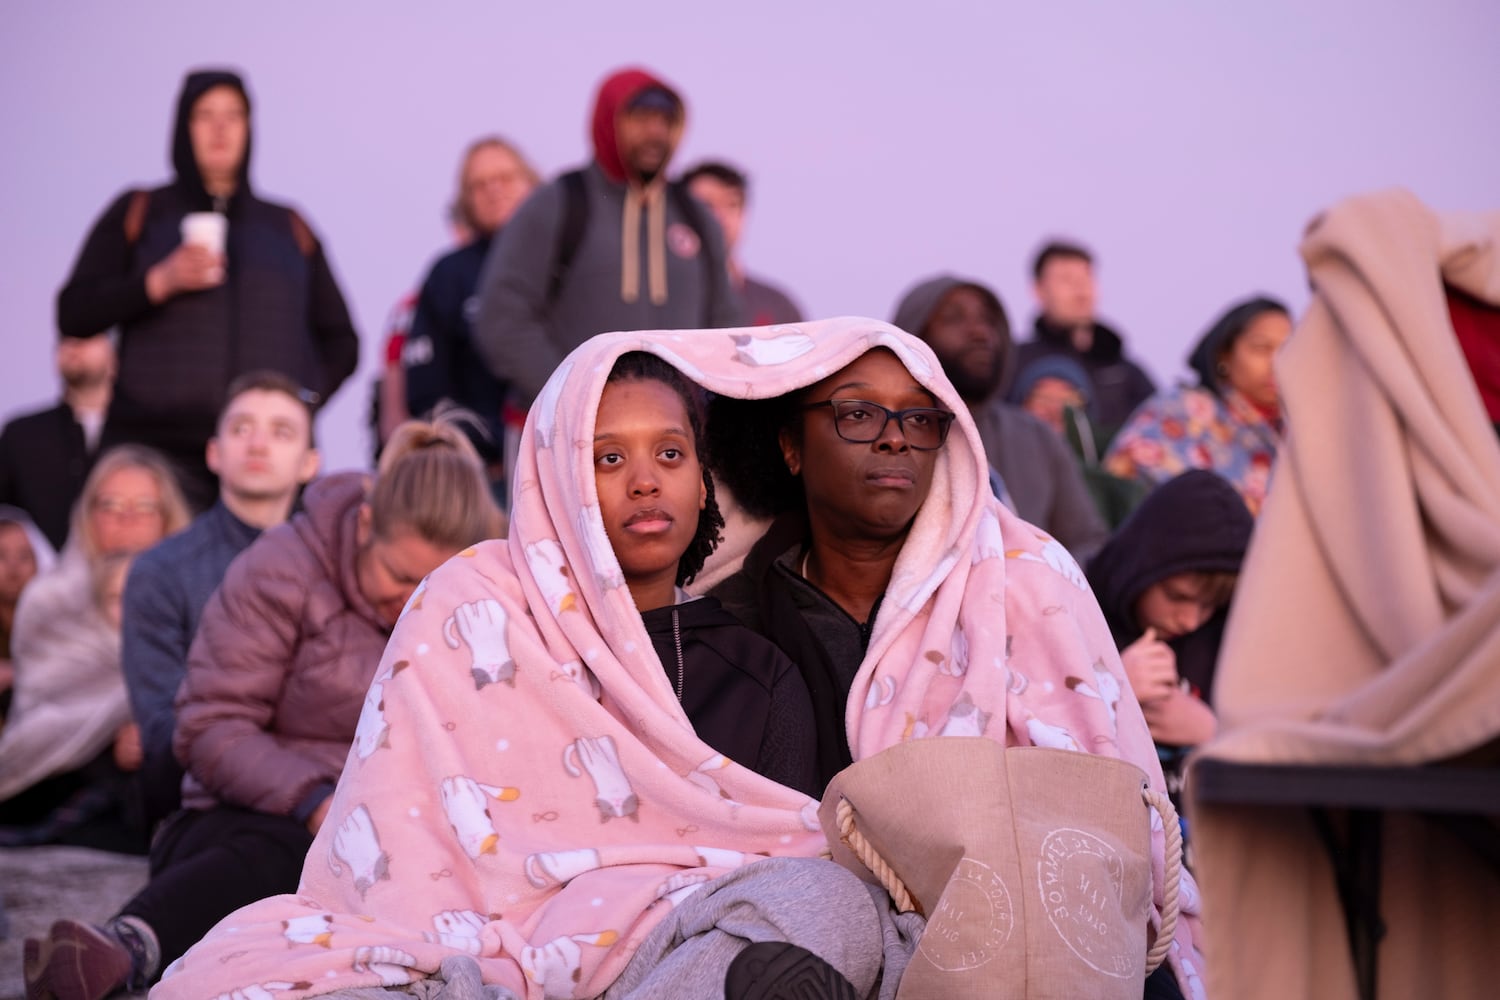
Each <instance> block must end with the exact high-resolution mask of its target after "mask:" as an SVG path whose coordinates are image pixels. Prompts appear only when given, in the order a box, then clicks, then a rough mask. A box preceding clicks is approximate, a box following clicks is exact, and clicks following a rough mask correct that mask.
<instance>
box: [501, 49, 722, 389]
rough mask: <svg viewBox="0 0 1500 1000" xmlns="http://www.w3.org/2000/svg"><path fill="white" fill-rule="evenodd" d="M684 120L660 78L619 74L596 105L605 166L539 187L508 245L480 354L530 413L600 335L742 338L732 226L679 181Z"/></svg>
mask: <svg viewBox="0 0 1500 1000" xmlns="http://www.w3.org/2000/svg"><path fill="white" fill-rule="evenodd" d="M684 121H685V113H684V109H683V103H682V98H681V97H680V96H679V95H678V94H677V92H676V91H675V90H674V89H673V88H671V87H670V86H668V85H667V84H666V83H664V82H662V81H661V80H660V79H659V78H657V77H656V76H654V75H653V74H651V73H649V72H646V71H645V70H641V69H626V70H621V71H619V72H617V73H614V74H612V75H611V76H609V77H608V78H606V79H605V81H604V83H603V84H602V85H601V86H600V88H599V95H598V98H597V100H596V101H595V105H594V115H593V130H592V135H593V142H594V159H593V162H591V163H590V164H588V166H586V167H584V168H583V169H581V170H575V171H570V172H569V173H566V174H564V175H562V176H561V177H559V178H557V179H556V180H554V181H552V182H551V183H549V184H547V185H544V186H543V187H541V188H538V189H537V190H536V191H535V192H534V193H533V194H532V195H531V197H530V198H529V199H527V201H526V203H525V204H523V205H522V206H521V208H520V209H519V210H518V211H517V212H516V214H515V215H514V216H513V217H512V218H511V220H510V223H509V224H508V225H507V226H506V227H505V230H504V231H503V232H502V233H501V234H500V236H499V238H498V239H497V240H496V241H495V244H494V248H493V249H492V251H491V252H490V255H489V258H488V259H487V260H486V261H485V265H484V271H483V272H482V273H481V275H480V279H479V313H478V316H477V318H476V319H475V321H474V347H475V349H476V350H477V352H478V353H479V355H480V357H481V358H482V359H484V361H485V362H486V363H487V364H488V366H489V369H490V371H491V372H492V373H493V374H494V376H495V377H496V378H497V379H499V380H500V381H502V382H507V383H509V384H510V385H511V387H512V389H513V391H514V392H515V393H516V395H517V396H518V397H519V399H520V401H521V402H522V403H523V404H526V405H529V404H530V402H531V400H532V399H533V398H534V397H535V396H536V394H537V393H538V392H539V391H540V390H541V388H542V385H543V384H544V383H545V382H546V381H547V379H548V377H549V376H551V374H552V371H553V369H555V368H556V367H557V366H558V364H559V363H561V361H562V359H563V356H564V355H566V354H567V353H568V352H569V351H571V350H572V349H573V348H575V347H577V346H578V345H579V344H581V343H583V342H584V341H585V340H587V339H589V338H590V337H592V336H594V335H595V334H598V333H605V332H607V331H611V330H681V329H698V328H703V327H729V326H736V325H738V323H739V321H740V309H739V303H738V300H737V299H736V298H735V295H734V292H733V291H732V290H731V288H730V284H729V272H728V269H727V268H726V266H725V263H724V261H725V252H724V240H723V236H722V234H721V233H720V231H719V226H718V224H717V223H716V222H714V220H713V219H712V217H711V216H710V215H709V213H708V211H707V210H706V209H704V208H703V207H702V206H701V205H699V204H698V202H696V201H695V200H694V199H693V198H692V196H691V195H689V194H688V193H687V191H686V190H685V189H684V188H683V187H682V186H681V185H678V184H669V183H668V182H667V177H666V171H667V165H668V163H670V162H671V159H672V154H673V153H674V152H675V151H676V149H677V144H678V142H679V140H680V139H681V138H682V130H683V124H684Z"/></svg>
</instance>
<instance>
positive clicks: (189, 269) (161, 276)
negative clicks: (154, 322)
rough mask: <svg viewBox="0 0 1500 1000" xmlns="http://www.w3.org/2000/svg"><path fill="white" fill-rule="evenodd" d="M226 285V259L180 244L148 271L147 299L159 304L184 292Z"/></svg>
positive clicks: (207, 250)
mask: <svg viewBox="0 0 1500 1000" xmlns="http://www.w3.org/2000/svg"><path fill="white" fill-rule="evenodd" d="M223 283H224V257H223V255H222V254H217V253H214V252H213V251H212V250H210V249H208V248H207V247H202V246H198V245H197V244H193V243H180V244H178V246H177V249H176V250H173V251H172V252H171V253H169V254H167V256H166V257H164V258H162V259H161V260H160V261H158V262H157V263H156V264H155V265H153V266H152V268H151V269H150V270H149V271H147V272H146V297H147V298H148V299H150V300H151V304H152V305H160V304H161V303H163V302H165V301H166V300H167V299H170V298H171V297H172V296H174V295H181V294H182V293H183V292H199V291H202V290H203V289H205V288H213V287H214V286H216V285H221V284H223Z"/></svg>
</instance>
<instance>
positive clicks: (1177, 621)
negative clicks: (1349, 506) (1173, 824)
mask: <svg viewBox="0 0 1500 1000" xmlns="http://www.w3.org/2000/svg"><path fill="white" fill-rule="evenodd" d="M1254 524H1255V519H1254V518H1253V517H1252V516H1251V514H1250V511H1249V509H1248V508H1247V507H1246V506H1245V502H1244V500H1242V499H1241V498H1240V495H1239V493H1238V492H1237V491H1236V490H1235V488H1234V487H1233V486H1231V485H1230V484H1229V483H1228V482H1227V481H1226V480H1224V479H1223V478H1221V477H1220V476H1218V475H1216V474H1214V473H1212V472H1208V471H1206V470H1203V469H1193V470H1191V471H1188V472H1184V473H1183V474H1182V475H1180V476H1178V477H1177V478H1175V479H1172V480H1170V481H1168V482H1166V483H1164V484H1163V485H1161V486H1159V487H1157V489H1156V490H1155V491H1154V492H1152V493H1151V494H1150V495H1148V496H1147V497H1146V499H1145V500H1144V501H1143V502H1142V503H1141V505H1140V506H1139V507H1137V508H1136V510H1135V512H1134V513H1132V514H1131V515H1130V517H1128V518H1127V519H1126V520H1125V522H1124V523H1123V524H1121V525H1120V527H1119V529H1118V530H1117V531H1116V532H1115V533H1114V534H1113V535H1111V536H1110V539H1109V541H1108V542H1106V543H1105V545H1104V547H1103V548H1102V549H1100V550H1099V553H1098V555H1096V556H1094V558H1093V560H1091V561H1090V562H1089V565H1088V580H1089V585H1090V586H1091V587H1092V588H1093V590H1094V595H1095V596H1096V597H1097V598H1098V599H1099V606H1100V608H1101V609H1103V611H1104V618H1105V621H1107V622H1108V623H1109V628H1110V632H1111V633H1112V634H1113V635H1114V639H1115V644H1116V645H1117V646H1118V647H1119V649H1120V659H1121V660H1122V661H1123V662H1124V664H1125V673H1126V675H1127V676H1128V677H1129V679H1130V686H1131V688H1132V690H1134V692H1135V696H1136V699H1137V700H1138V701H1139V702H1140V703H1141V710H1142V711H1143V712H1144V713H1145V716H1146V724H1147V726H1148V727H1149V728H1150V730H1151V737H1152V739H1154V740H1155V741H1156V745H1157V750H1158V753H1159V754H1160V755H1161V760H1162V770H1163V772H1164V773H1165V774H1166V776H1167V785H1168V788H1169V789H1171V790H1172V791H1173V792H1174V793H1175V792H1176V790H1177V789H1178V787H1180V765H1181V762H1182V759H1183V757H1185V756H1186V753H1187V750H1188V749H1189V748H1191V747H1193V746H1196V745H1197V744H1199V743H1201V742H1203V741H1204V740H1207V739H1208V738H1209V737H1211V736H1212V735H1213V734H1214V730H1215V728H1216V722H1215V719H1214V714H1213V709H1212V708H1211V707H1210V706H1211V705H1212V704H1213V678H1214V664H1215V662H1216V661H1217V660H1218V656H1219V643H1220V641H1221V640H1222V638H1223V634H1224V623H1225V621H1226V620H1227V618H1228V615H1229V601H1230V598H1231V597H1232V595H1233V592H1234V584H1235V580H1236V579H1237V578H1238V576H1239V571H1240V564H1241V563H1243V562H1244V560H1245V550H1246V548H1248V546H1249V544H1250V532H1251V529H1252V528H1253V527H1254Z"/></svg>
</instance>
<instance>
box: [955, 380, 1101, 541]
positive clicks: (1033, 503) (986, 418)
mask: <svg viewBox="0 0 1500 1000" xmlns="http://www.w3.org/2000/svg"><path fill="white" fill-rule="evenodd" d="M972 412H973V414H974V422H975V423H976V424H978V425H979V437H980V439H981V440H982V441H983V442H984V453H985V455H986V457H988V458H989V460H990V464H991V465H993V466H994V467H995V469H996V470H997V471H998V472H999V473H1000V478H1001V479H1003V480H1004V481H1005V489H1006V491H1007V492H1008V493H1009V494H1010V497H1011V502H1012V503H1013V504H1014V505H1015V510H1016V513H1017V514H1019V515H1020V516H1021V518H1022V519H1024V520H1027V521H1030V522H1031V523H1032V524H1034V525H1036V526H1037V527H1038V528H1041V529H1042V530H1043V531H1045V532H1046V533H1047V534H1049V535H1051V536H1052V537H1053V538H1056V539H1057V540H1058V541H1059V542H1062V544H1063V547H1064V548H1066V549H1067V550H1068V551H1069V552H1071V553H1072V554H1073V558H1075V559H1077V560H1078V561H1079V562H1080V563H1083V562H1086V561H1087V560H1088V558H1089V557H1090V556H1092V555H1093V554H1094V553H1095V552H1097V551H1098V550H1099V547H1100V546H1102V545H1103V544H1104V542H1105V540H1106V539H1107V538H1108V537H1109V528H1108V526H1106V525H1105V523H1104V518H1103V517H1102V516H1101V515H1100V513H1099V508H1098V507H1096V506H1095V505H1094V499H1093V497H1092V496H1090V494H1089V489H1088V484H1087V483H1086V482H1084V478H1083V470H1082V468H1081V467H1080V466H1079V464H1078V460H1077V459H1076V458H1074V457H1073V453H1072V452H1071V451H1069V450H1068V446H1067V444H1066V443H1065V442H1064V441H1063V439H1062V438H1061V437H1059V436H1058V435H1057V433H1056V432H1054V431H1053V430H1052V428H1050V427H1048V426H1047V425H1046V424H1044V423H1042V422H1041V421H1040V420H1038V419H1037V418H1036V417H1033V416H1032V415H1031V414H1029V413H1027V412H1026V411H1025V410H1023V409H1021V408H1020V407H1016V406H1011V405H1009V404H1007V403H1004V402H1001V401H1000V399H999V398H998V397H991V398H990V400H989V401H988V402H985V403H983V404H981V405H979V406H976V407H974V408H973V410H972Z"/></svg>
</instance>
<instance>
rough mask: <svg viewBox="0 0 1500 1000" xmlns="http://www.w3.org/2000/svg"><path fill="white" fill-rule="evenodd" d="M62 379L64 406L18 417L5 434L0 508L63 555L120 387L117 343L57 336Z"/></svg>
mask: <svg viewBox="0 0 1500 1000" xmlns="http://www.w3.org/2000/svg"><path fill="white" fill-rule="evenodd" d="M57 373H58V375H60V376H61V377H62V383H63V393H62V401H61V402H60V403H58V404H57V405H56V406H54V407H52V408H50V409H47V410H41V411H38V412H36V413H28V414H25V415H24V416H19V417H16V418H15V419H14V420H12V421H11V422H10V423H8V424H6V425H5V429H4V430H3V431H0V504H11V505H12V506H15V507H19V508H21V509H22V510H24V511H25V512H26V513H27V514H30V515H31V519H32V521H34V522H35V523H36V526H37V527H38V528H39V529H41V532H42V534H44V535H46V536H47V541H49V542H51V543H52V547H53V548H55V549H57V550H58V551H61V550H62V547H63V543H64V542H65V541H67V538H68V517H69V515H70V514H71V513H72V511H73V502H74V501H75V500H77V499H78V494H79V493H80V492H81V491H82V490H83V481H84V480H85V479H86V478H88V474H89V470H90V469H92V468H93V467H94V458H95V457H96V456H97V455H98V454H99V436H100V432H101V431H102V430H103V428H104V414H105V411H106V410H108V409H109V397H110V393H111V391H112V390H113V387H114V383H115V344H114V339H113V338H112V337H109V336H103V337H66V336H64V337H59V338H58V341H57Z"/></svg>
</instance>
